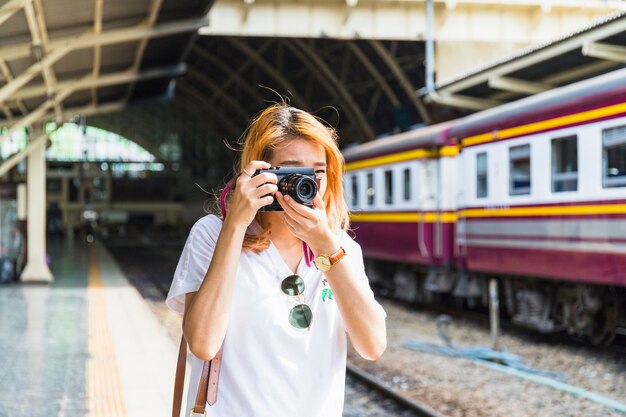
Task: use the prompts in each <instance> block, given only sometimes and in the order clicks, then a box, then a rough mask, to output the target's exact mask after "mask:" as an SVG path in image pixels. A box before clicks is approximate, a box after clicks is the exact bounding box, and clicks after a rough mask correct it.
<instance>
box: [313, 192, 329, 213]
mask: <svg viewBox="0 0 626 417" xmlns="http://www.w3.org/2000/svg"><path fill="white" fill-rule="evenodd" d="M313 208H315V209H320V210H326V204H324V199H322V196H321V195H320V193H317V194H315V198H314V199H313Z"/></svg>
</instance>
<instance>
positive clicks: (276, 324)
mask: <svg viewBox="0 0 626 417" xmlns="http://www.w3.org/2000/svg"><path fill="white" fill-rule="evenodd" d="M336 139H337V138H336V135H335V132H334V131H333V130H332V129H330V128H328V127H326V126H324V125H323V124H322V123H321V122H320V121H319V120H317V119H316V118H315V117H314V116H312V115H311V114H309V113H307V112H305V111H302V110H298V109H296V108H294V107H290V106H288V105H286V104H282V103H281V104H275V105H272V106H270V107H269V108H267V109H265V110H264V111H263V112H262V113H261V114H260V115H259V116H258V117H257V118H256V119H255V120H254V121H253V122H252V123H251V125H250V126H249V128H248V130H247V133H246V138H245V143H244V147H243V152H242V155H241V165H240V166H242V167H243V168H242V169H241V171H239V170H238V172H240V173H241V174H240V175H239V176H238V178H237V180H236V183H235V188H234V190H233V192H232V193H231V195H230V197H229V200H228V205H227V214H226V216H225V218H224V219H223V220H222V219H220V218H219V217H217V216H213V215H208V216H205V217H203V218H201V219H200V220H198V221H197V222H196V223H195V225H194V226H193V228H192V229H191V232H190V234H189V237H188V239H187V243H186V244H185V248H184V250H183V253H182V255H181V258H180V261H179V263H178V266H177V269H176V273H175V276H174V280H173V282H172V287H171V288H170V292H169V295H168V298H167V304H168V305H169V306H170V307H171V308H172V309H174V310H176V311H179V312H184V317H183V332H184V335H185V338H186V339H187V342H188V343H189V347H190V350H191V352H192V354H193V357H192V374H191V383H190V388H189V395H188V407H187V410H189V409H190V408H191V406H190V405H189V404H191V402H192V401H193V400H194V399H195V392H196V389H197V386H198V383H199V374H200V371H201V367H202V361H203V360H209V359H212V358H213V357H214V356H215V355H216V353H217V352H218V351H219V350H220V347H221V346H222V344H223V356H222V360H223V364H222V368H221V374H220V377H219V378H220V380H219V393H218V400H217V402H216V403H215V404H214V405H213V406H212V407H207V415H209V416H228V417H231V416H235V417H239V416H241V417H250V416H267V417H270V416H271V417H277V416H284V417H302V416H312V417H313V416H315V417H333V416H341V413H342V409H343V398H344V385H345V363H346V349H347V347H346V340H347V338H346V333H347V335H348V336H349V338H350V341H351V342H352V345H353V346H354V348H355V350H356V351H357V352H358V353H359V354H360V355H361V356H362V357H364V358H366V359H370V360H376V359H377V358H378V357H380V355H381V354H382V352H383V351H384V350H385V347H386V334H385V317H386V315H385V312H384V310H383V309H382V307H381V306H380V305H379V304H378V303H377V302H376V301H375V300H374V296H373V293H372V291H371V290H370V288H369V284H368V280H367V277H366V275H365V271H364V267H363V257H362V253H361V249H360V247H359V245H358V244H357V243H356V242H354V241H353V240H352V239H351V238H350V236H348V235H347V233H346V231H345V230H346V229H347V227H348V211H347V208H346V203H345V201H344V198H343V188H342V180H341V175H342V170H343V158H342V156H341V153H340V152H339V149H338V148H337V144H336ZM275 166H290V167H314V169H315V174H316V178H317V180H318V181H317V182H318V184H319V190H318V194H317V196H316V197H315V199H314V200H313V206H312V207H307V206H305V205H302V204H298V203H297V202H295V201H294V200H293V198H290V197H289V196H288V195H282V194H281V193H280V192H278V187H277V185H276V184H277V177H276V175H275V174H273V173H260V174H258V175H254V174H255V173H256V171H257V170H259V169H267V168H270V167H275ZM274 198H275V199H276V201H278V203H279V204H280V206H281V207H282V209H283V210H284V211H271V212H259V209H261V208H262V207H263V206H267V205H269V204H271V203H272V202H273V201H274ZM303 242H304V243H306V244H307V245H308V247H309V248H310V250H311V251H312V252H313V254H314V256H315V257H316V258H315V261H316V265H319V267H320V268H321V269H324V270H326V271H322V270H320V269H317V268H316V266H307V262H306V259H304V257H303ZM207 268H208V270H207Z"/></svg>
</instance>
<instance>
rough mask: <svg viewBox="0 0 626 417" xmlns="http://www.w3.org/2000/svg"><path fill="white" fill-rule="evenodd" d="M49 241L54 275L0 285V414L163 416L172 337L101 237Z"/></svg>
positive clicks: (168, 388)
mask: <svg viewBox="0 0 626 417" xmlns="http://www.w3.org/2000/svg"><path fill="white" fill-rule="evenodd" d="M48 251H49V254H50V257H51V259H52V264H51V269H52V272H53V274H54V276H55V282H54V283H53V284H50V285H48V284H26V285H25V284H10V285H4V286H0V381H2V385H1V386H0V417H39V416H41V417H44V416H45V417H61V416H68V417H82V416H112V417H125V416H131V417H134V416H137V417H143V416H146V417H148V416H149V417H152V416H168V415H169V414H170V407H171V392H172V385H173V374H174V366H175V362H176V354H177V346H175V344H174V343H173V342H172V340H171V339H170V338H169V337H168V336H167V334H166V333H165V330H164V329H163V328H162V326H160V325H159V323H158V322H157V320H156V319H155V317H154V316H153V314H152V313H151V312H150V311H149V309H148V307H147V306H146V305H145V302H144V301H143V299H142V298H141V297H140V296H139V294H138V293H137V291H136V290H135V288H134V287H132V286H130V285H129V284H128V281H127V280H126V278H125V277H124V275H123V274H122V273H121V271H120V270H119V268H118V267H117V265H116V264H115V262H113V261H112V259H111V257H110V256H109V254H108V253H107V252H106V250H104V249H103V248H102V247H101V246H99V245H98V244H97V243H96V244H94V245H93V246H91V247H89V246H87V245H86V244H84V243H83V242H80V241H77V242H75V243H73V244H70V243H68V242H63V241H60V240H56V241H55V240H51V241H49V243H48ZM90 252H91V260H92V264H91V269H90ZM90 317H91V320H90ZM116 393H117V394H116Z"/></svg>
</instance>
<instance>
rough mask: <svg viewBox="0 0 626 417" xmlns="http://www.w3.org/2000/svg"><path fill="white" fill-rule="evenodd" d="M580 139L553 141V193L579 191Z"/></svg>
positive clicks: (574, 137)
mask: <svg viewBox="0 0 626 417" xmlns="http://www.w3.org/2000/svg"><path fill="white" fill-rule="evenodd" d="M577 142H578V139H577V137H576V136H569V137H566V138H559V139H553V140H552V192H554V193H558V192H561V191H576V190H577V189H578V143H577Z"/></svg>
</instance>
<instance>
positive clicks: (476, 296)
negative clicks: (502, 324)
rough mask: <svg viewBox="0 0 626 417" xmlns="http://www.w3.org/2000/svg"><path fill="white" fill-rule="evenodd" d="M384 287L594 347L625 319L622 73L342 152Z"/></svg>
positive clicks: (370, 261) (625, 103) (625, 94)
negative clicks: (493, 307)
mask: <svg viewBox="0 0 626 417" xmlns="http://www.w3.org/2000/svg"><path fill="white" fill-rule="evenodd" d="M343 155H344V158H345V161H346V165H345V172H344V189H345V197H346V201H347V202H348V206H349V209H350V211H351V228H352V231H353V233H354V236H355V239H356V240H357V242H359V244H360V245H361V247H362V249H363V254H364V256H365V258H366V263H367V264H366V267H367V270H368V275H369V277H370V280H371V282H372V285H373V286H374V287H375V288H378V289H379V290H381V291H385V292H386V293H387V294H389V295H391V296H394V297H397V298H400V299H403V300H406V301H409V302H417V303H433V302H437V303H439V302H450V303H454V304H455V305H458V304H461V305H463V306H466V307H469V308H483V307H485V306H487V305H488V304H487V303H488V300H489V295H488V281H489V280H490V279H497V282H498V288H499V291H500V294H501V296H500V298H501V305H502V304H503V314H505V315H506V316H507V317H508V318H509V319H510V320H511V321H512V322H513V323H515V324H516V325H520V326H523V327H526V328H530V329H533V330H536V331H539V332H542V333H561V332H566V333H569V334H571V335H574V336H575V337H579V338H583V339H585V340H587V341H590V342H591V343H593V344H597V345H607V344H610V343H611V342H612V340H613V339H614V337H615V335H616V333H617V332H619V331H620V329H622V328H623V326H624V322H625V321H626V319H625V307H626V301H625V300H626V69H619V70H616V71H613V72H611V73H607V74H603V75H600V76H597V77H594V78H590V79H587V80H583V81H579V82H577V83H574V84H570V85H567V86H563V87H558V88H555V89H552V90H549V91H546V92H543V93H540V94H536V95H534V96H530V97H526V98H523V99H520V100H518V101H515V102H511V103H507V104H504V105H501V106H498V107H496V108H491V109H488V110H484V111H481V112H478V113H474V114H472V115H469V116H465V117H462V118H459V119H456V120H451V121H448V122H443V123H439V124H435V125H432V126H427V127H422V128H418V129H415V130H411V131H407V132H403V133H399V134H396V135H393V136H389V137H386V138H381V139H377V140H375V141H372V142H368V143H365V144H362V145H357V146H353V147H348V148H346V149H344V150H343Z"/></svg>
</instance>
